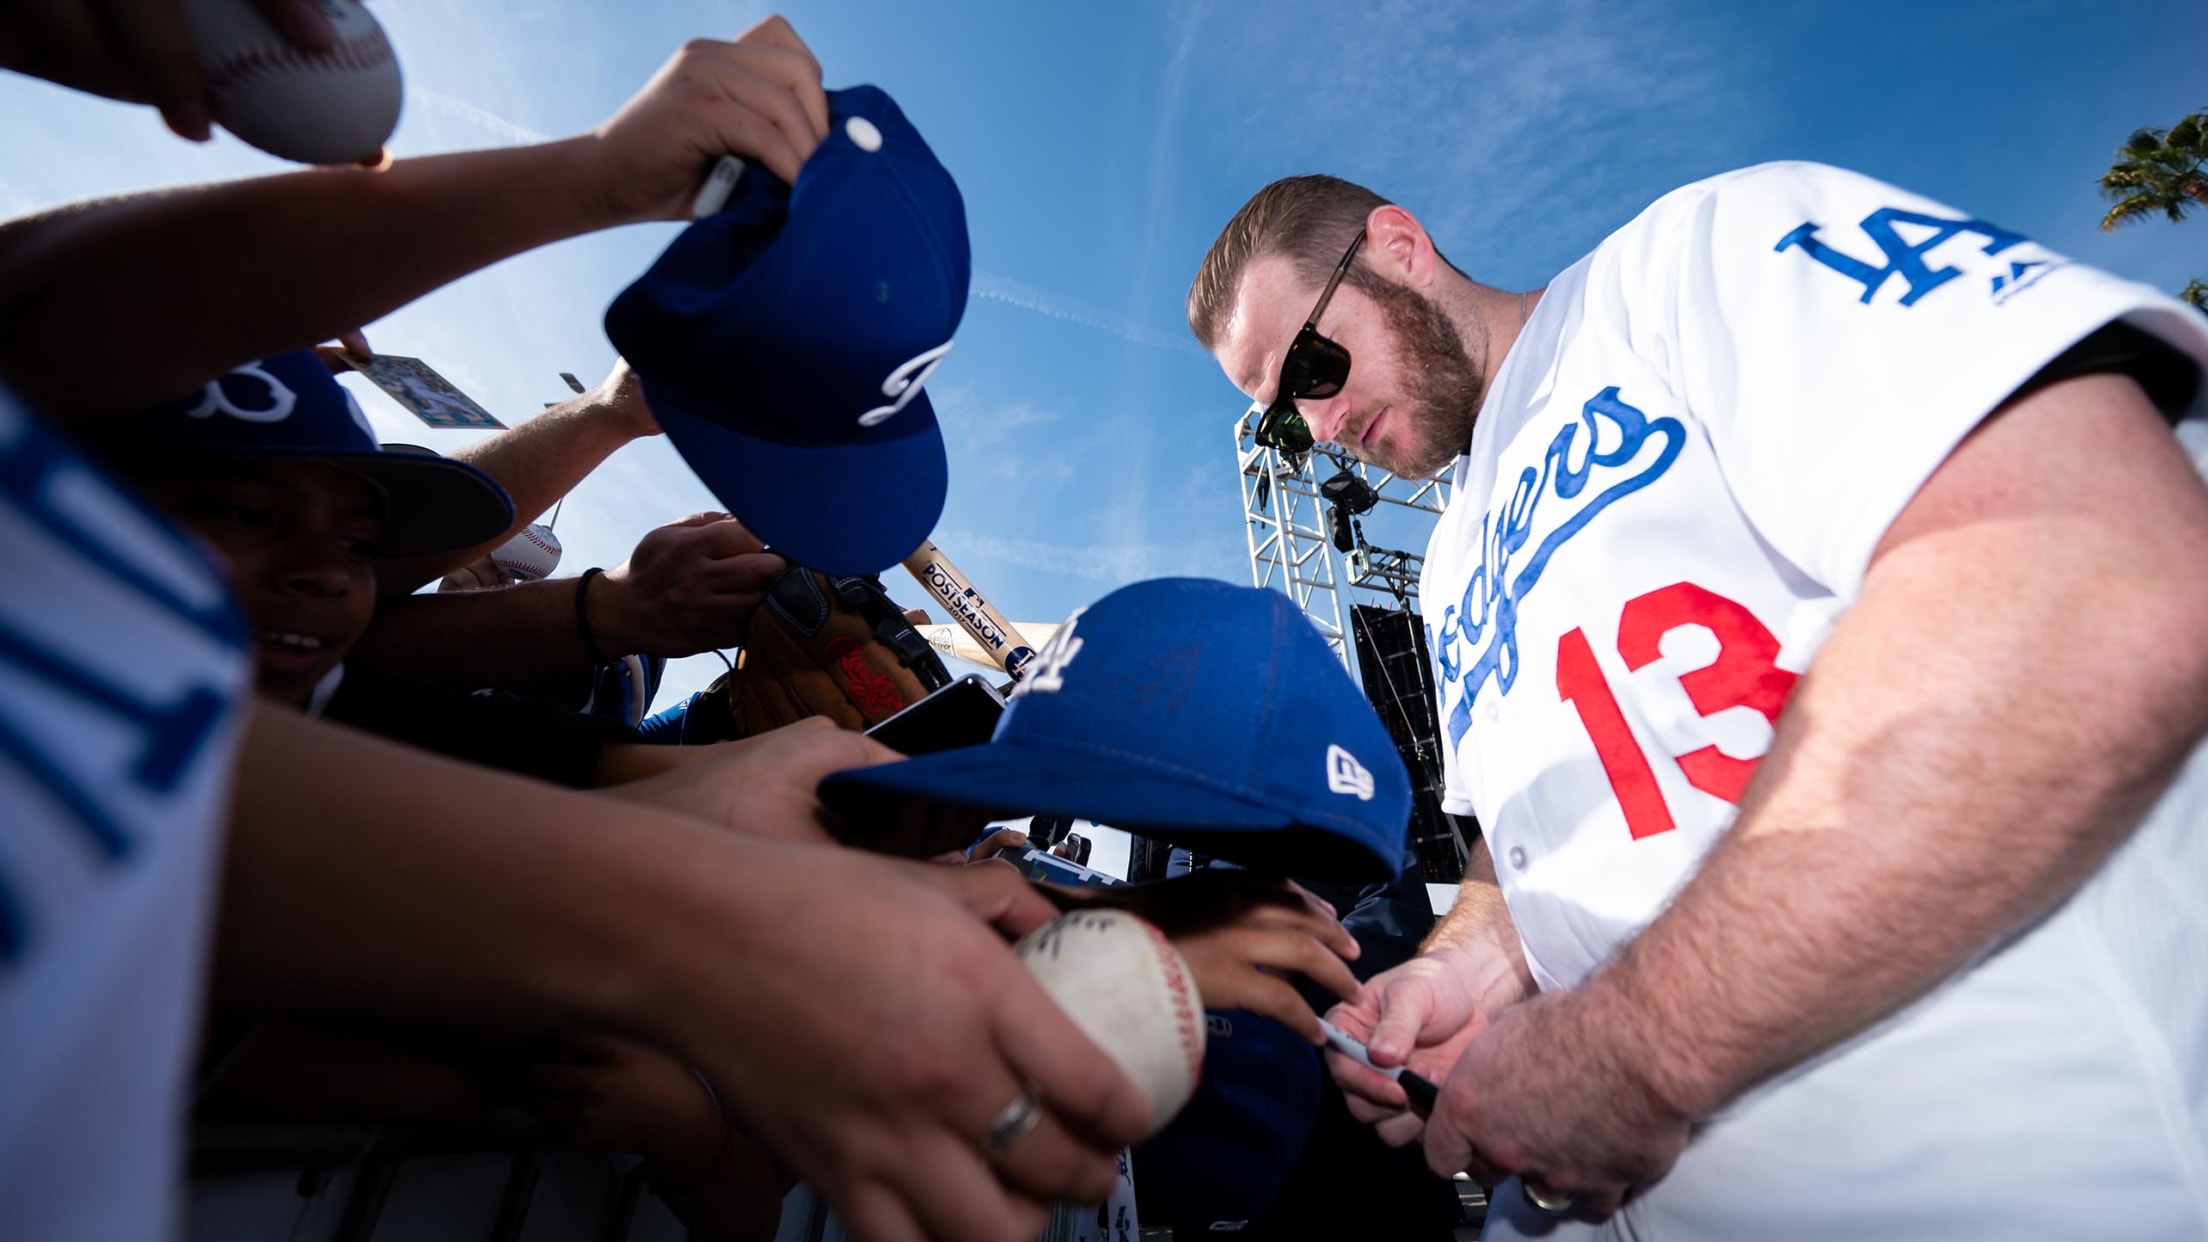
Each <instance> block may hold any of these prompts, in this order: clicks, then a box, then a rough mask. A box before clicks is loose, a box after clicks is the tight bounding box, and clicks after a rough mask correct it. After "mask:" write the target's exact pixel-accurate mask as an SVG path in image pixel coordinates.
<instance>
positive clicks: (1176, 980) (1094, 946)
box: [1013, 910, 1204, 1134]
mask: <svg viewBox="0 0 2208 1242" xmlns="http://www.w3.org/2000/svg"><path fill="white" fill-rule="evenodd" d="M1013 952H1015V953H1018V954H1019V955H1020V960H1021V961H1023V962H1026V963H1027V968H1028V970H1030V971H1031V972H1033V973H1034V975H1035V978H1036V980H1037V981H1038V982H1040V983H1041V984H1042V985H1043V990H1044V991H1045V992H1048V993H1050V998H1051V999H1052V1000H1054V1001H1056V1002H1058V1007H1059V1008H1060V1009H1063V1010H1064V1011H1065V1012H1066V1016H1067V1017H1069V1018H1072V1019H1073V1024H1074V1025H1075V1026H1077V1027H1080V1028H1081V1033H1082V1034H1084V1035H1086V1036H1088V1037H1089V1038H1090V1039H1091V1040H1093V1041H1095V1043H1096V1046H1097V1047H1099V1048H1102V1049H1103V1050H1104V1052H1105V1054H1106V1055H1108V1056H1110V1057H1111V1058H1112V1060H1113V1061H1115V1062H1117V1063H1118V1064H1119V1067H1120V1068H1121V1069H1122V1070H1125V1071H1126V1072H1127V1076H1128V1077H1129V1078H1132V1079H1134V1080H1135V1083H1136V1085H1137V1086H1140V1087H1141V1088H1142V1089H1143V1091H1144V1092H1145V1093H1146V1094H1148V1095H1149V1097H1150V1132H1151V1133H1152V1134H1155V1133H1157V1132H1158V1131H1159V1130H1161V1129H1163V1128H1164V1127H1165V1123H1166V1122H1168V1121H1171V1120H1173V1114H1175V1113H1177V1112H1179V1111H1181V1105H1183V1104H1186V1103H1188V1097H1189V1096H1190V1095H1191V1094H1192V1093H1194V1092H1195V1090H1196V1081H1197V1079H1198V1078H1200V1077H1202V1076H1203V1071H1204V1002H1203V998H1202V997H1200V996H1198V995H1197V992H1196V980H1195V977H1194V976H1192V975H1191V974H1190V973H1189V970H1188V963H1187V962H1185V961H1183V960H1181V954H1180V951H1179V950H1178V949H1175V948H1174V947H1173V942H1172V941H1170V940H1167V939H1166V938H1165V933H1164V932H1161V931H1159V930H1158V929H1157V928H1156V927H1153V926H1151V925H1150V924H1149V923H1147V922H1145V921H1144V920H1142V919H1139V918H1137V917H1135V916H1134V915H1132V914H1129V913H1127V912H1126V911H1125V910H1077V911H1075V912H1073V913H1071V914H1064V915H1060V916H1059V917H1057V918H1055V919H1052V920H1051V921H1050V922H1048V923H1045V924H1043V925H1042V926H1041V927H1038V928H1036V929H1035V930H1034V931H1031V932H1029V933H1027V935H1025V936H1022V937H1021V938H1020V942H1019V943H1018V944H1016V945H1014V946H1013Z"/></svg>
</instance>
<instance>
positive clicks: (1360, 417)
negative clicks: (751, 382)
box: [1189, 163, 2208, 1242]
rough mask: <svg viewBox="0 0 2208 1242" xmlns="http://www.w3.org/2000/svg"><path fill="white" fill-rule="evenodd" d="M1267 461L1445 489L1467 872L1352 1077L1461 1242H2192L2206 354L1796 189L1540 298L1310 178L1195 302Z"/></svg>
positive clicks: (1820, 190)
mask: <svg viewBox="0 0 2208 1242" xmlns="http://www.w3.org/2000/svg"><path fill="white" fill-rule="evenodd" d="M1189 319H1190V323H1191V325H1192V326H1193V327H1194V329H1195V331H1196V335H1197V336H1198V338H1199V339H1200V340H1201V341H1202V342H1203V343H1204V344H1205V346H1206V347H1207V348H1208V349H1209V350H1210V351H1211V352H1212V353H1213V354H1214V355H1215V356H1216V357H1217V358H1218V360H1219V362H1220V365H1221V366H1222V368H1223V369H1224V370H1225V372H1226V374H1227V376H1228V377H1229V378H1230V379H1231V380H1232V381H1233V382H1234V383H1235V385H1236V386H1237V387H1238V388H1240V389H1241V390H1242V391H1243V392H1245V393H1247V394H1248V395H1249V396H1250V397H1252V398H1253V399H1255V400H1257V401H1260V402H1265V403H1267V409H1266V413H1265V415H1264V419H1263V423H1262V425H1261V427H1260V430H1259V437H1260V439H1261V440H1262V441H1265V442H1267V443H1271V444H1274V445H1277V446H1283V447H1287V448H1297V447H1302V446H1304V445H1306V444H1308V442H1309V441H1310V440H1312V439H1324V440H1330V441H1333V442H1334V443H1336V444H1340V445H1343V446H1345V447H1347V448H1349V449H1350V450H1351V451H1353V452H1355V453H1356V454H1358V455H1359V456H1361V457H1363V458H1365V459H1367V460H1370V461H1373V462H1375V463H1378V464H1380V465H1382V466H1386V467H1388V468H1389V469H1391V470H1394V471H1396V472H1398V473H1402V474H1408V475H1414V476H1415V475H1419V474H1424V473H1428V472H1431V471H1435V470H1437V469H1440V468H1441V467H1444V466H1447V465H1448V464H1449V463H1450V462H1451V461H1452V460H1454V462H1455V473H1454V476H1453V480H1452V481H1453V486H1454V490H1453V495H1452V501H1451V505H1450V508H1449V510H1448V512H1447V513H1446V514H1445V515H1444V516H1443V518H1442V520H1441V522H1440V525H1439V527H1438V528H1437V529H1436V531H1435V533H1434V535H1433V539H1432V542H1431V543H1430V545H1429V547H1428V549H1427V556H1426V564H1425V570H1424V578H1423V581H1422V583H1421V589H1420V594H1421V599H1422V606H1423V608H1424V612H1425V621H1426V626H1427V635H1428V638H1429V640H1430V643H1431V646H1432V650H1433V653H1434V659H1435V661H1436V664H1437V671H1438V675H1439V676H1438V683H1439V685H1440V704H1439V706H1440V719H1441V721H1442V728H1443V744H1444V750H1445V754H1446V795H1445V801H1444V805H1445V806H1446V807H1447V809H1448V810H1450V811H1452V812H1454V813H1457V814H1476V815H1477V816H1478V817H1479V820H1480V823H1481V824H1482V825H1483V828H1484V830H1485V840H1484V842H1482V844H1481V845H1480V846H1479V848H1478V849H1477V850H1476V851H1475V856H1474V859H1473V865H1472V868H1471V874H1470V875H1468V877H1467V880H1466V882H1465V884H1464V885H1463V888H1462V890H1461V895H1460V896H1459V898H1458V902H1457V905H1456V907H1455V909H1454V910H1453V911H1452V913H1451V915H1450V916H1449V918H1448V919H1447V920H1445V922H1444V924H1443V926H1442V927H1441V928H1440V929H1438V930H1437V932H1436V934H1435V935H1434V937H1433V938H1432V939H1431V940H1430V941H1429V942H1428V944H1427V946H1426V948H1425V950H1424V951H1423V953H1422V955H1421V956H1420V957H1418V958H1416V959H1414V960H1413V961H1411V962H1409V963H1407V964H1405V965H1403V966H1401V967H1398V968H1397V969H1395V970H1393V971H1390V972H1388V973H1387V974H1384V975H1381V976H1378V977H1376V978H1374V979H1373V980H1371V981H1370V982H1368V983H1367V984H1366V986H1365V988H1364V989H1363V991H1362V992H1361V993H1360V995H1359V998H1358V999H1357V1000H1356V1001H1355V1002H1353V1003H1351V1004H1349V1005H1345V1006H1343V1007H1340V1008H1339V1009H1337V1010H1336V1012H1335V1020H1336V1021H1337V1022H1338V1023H1339V1024H1341V1025H1343V1026H1344V1027H1346V1028H1348V1029H1350V1030H1351V1032H1352V1033H1353V1034H1357V1035H1360V1036H1365V1037H1369V1041H1370V1044H1371V1047H1372V1052H1373V1056H1374V1059H1375V1060H1376V1061H1378V1062H1379V1063H1382V1064H1390V1065H1392V1064H1399V1063H1404V1062H1406V1061H1407V1062H1408V1064H1409V1065H1410V1066H1411V1067H1412V1068H1413V1069H1416V1070H1418V1071H1419V1072H1421V1073H1423V1074H1424V1075H1425V1076H1426V1077H1428V1078H1431V1079H1434V1080H1436V1081H1439V1082H1442V1083H1443V1087H1442V1091H1441V1097H1440V1100H1439V1103H1438V1105H1437V1107H1436V1108H1435V1110H1434V1112H1433V1115H1432V1117H1431V1119H1430V1120H1428V1121H1424V1122H1423V1123H1422V1121H1421V1119H1420V1118H1419V1117H1417V1116H1414V1115H1412V1114H1410V1113H1408V1112H1405V1111H1403V1110H1404V1109H1405V1107H1406V1099H1405V1097H1404V1096H1403V1094H1402V1093H1401V1091H1400V1090H1399V1089H1398V1088H1397V1087H1396V1086H1395V1084H1394V1083H1392V1082H1391V1081H1389V1080H1387V1079H1384V1078H1382V1077H1380V1076H1379V1075H1377V1074H1374V1073H1373V1072H1371V1071H1370V1070H1367V1069H1362V1068H1359V1067H1357V1066H1354V1065H1351V1064H1350V1063H1349V1062H1348V1061H1347V1060H1345V1059H1343V1058H1341V1057H1340V1056H1333V1057H1330V1058H1329V1059H1330V1062H1331V1064H1332V1068H1333V1070H1334V1073H1335V1074H1336V1076H1337V1077H1338V1078H1339V1079H1340V1081H1341V1082H1342V1083H1343V1085H1344V1087H1345V1088H1346V1089H1348V1090H1349V1091H1350V1092H1351V1093H1352V1095H1353V1098H1356V1097H1361V1098H1357V1099H1356V1102H1357V1106H1358V1107H1359V1109H1360V1115H1361V1116H1363V1117H1364V1118H1365V1119H1367V1120H1373V1121H1376V1122H1377V1123H1378V1124H1379V1126H1380V1129H1381V1133H1382V1135H1383V1136H1384V1137H1388V1138H1390V1139H1392V1140H1393V1141H1397V1142H1407V1141H1409V1140H1410V1139H1411V1138H1412V1137H1413V1136H1417V1135H1420V1134H1421V1131H1422V1137H1423V1143H1424V1148H1425V1152H1426V1156H1427V1162H1428V1164H1429V1165H1430V1166H1431V1167H1432V1168H1433V1169H1434V1170H1435V1171H1437V1172H1442V1173H1446V1172H1450V1171H1453V1170H1457V1169H1465V1168H1469V1169H1471V1170H1473V1171H1474V1173H1475V1174H1476V1175H1478V1176H1480V1177H1482V1179H1483V1180H1488V1181H1490V1182H1493V1181H1496V1180H1498V1179H1515V1180H1516V1181H1517V1184H1516V1185H1505V1186H1503V1187H1502V1189H1501V1190H1500V1192H1499V1193H1498V1194H1497V1195H1496V1197H1495V1207H1494V1210H1493V1214H1492V1215H1491V1216H1490V1226H1489V1233H1488V1235H1487V1236H1489V1237H1491V1238H1492V1237H1498V1236H1500V1237H1519V1236H1526V1235H1532V1234H1539V1235H1542V1236H1548V1237H1606V1238H1607V1237H1619V1238H1624V1237H1631V1238H1638V1239H1657V1240H1668V1239H1683V1238H1779V1237H1785V1238H1793V1239H1831V1240H1832V1242H1841V1240H1842V1239H1860V1238H1871V1237H1879V1238H1884V1237H1926V1238H1933V1237H1937V1238H1982V1239H1988V1240H1991V1239H2010V1238H2019V1237H2065V1236H2067V1237H2125V1238H2173V1239H2174V1238H2198V1237H2202V1236H2208V1043H2204V1040H2208V966H2204V965H2203V963H2204V962H2208V902H2204V901H2203V900H2202V898H2201V897H2200V896H2199V893H2198V889H2199V882H2200V879H2201V877H2203V876H2208V771H2203V764H2202V762H2201V761H2200V760H2199V758H2198V756H2197V754H2196V749H2195V748H2196V745H2197V743H2198V742H2199V740H2200V738H2201V736H2202V733H2203V730H2204V728H2208V624H2204V623H2203V617H2204V616H2208V574H2204V573H2203V572H2202V567H2203V566H2204V565H2208V489H2204V488H2203V486H2202V482H2201V476H2200V469H2199V463H2200V462H2201V461H2202V460H2203V459H2204V458H2203V453H2204V452H2208V402H2204V401H2203V399H2202V395H2201V364H2202V362H2203V361H2204V360H2208V321H2204V320H2203V319H2202V318H2201V317H2200V316H2199V315H2198V314H2197V313H2196V312H2194V311H2191V310H2189V309H2187V308H2185V307H2184V306H2182V305H2180V304H2179V303H2177V302H2175V301H2173V300H2172V299H2170V298H2167V297H2164V296H2162V295H2161V294H2158V293H2156V292H2155V291H2153V290H2151V289H2148V288H2145V287H2143V286H2140V285H2136V284H2130V283H2127V282H2125V281H2121V280H2118V279H2116V278H2114V277H2112V276H2109V275H2107V274H2105V273H2102V272H2098V271H2095V270H2093V269H2091V268H2088V267H2085V266H2083V265H2081V264H2078V263H2075V262H2073V261H2071V260H2069V259H2067V258H2065V257H2063V256H2062V255H2059V254H2056V253H2054V252H2052V251H2050V250H2048V249H2046V248H2045V247H2043V246H2040V245H2039V244H2037V243H2035V242H2033V241H2032V240H2030V239H2029V238H2027V237H2024V236H2022V235H2019V234H2017V233H2015V232H2012V231H2010V230H2008V229H2006V228H2003V227H2001V226H2000V225H1998V224H1996V223H1994V222H1992V221H1989V220H1986V219H1982V218H1979V217H1977V216H1974V215H1972V214H1970V213H1969V212H1965V211H1960V210H1957V209H1954V208H1951V207H1948V206H1945V205H1943V204H1940V203H1936V202H1933V201H1930V200H1927V199H1925V198H1922V197H1920V196H1918V195H1914V194H1911V193H1908V192H1906V191H1903V190H1900V189H1896V188H1894V187H1892V186H1889V185H1884V184H1881V183H1879V182H1877V181H1874V180H1872V179H1870V178H1867V177H1863V176H1859V175H1856V174H1853V173H1850V172H1846V171H1842V170H1839V169H1834V168H1827V167H1821V166H1817V165H1812V164H1801V163H1788V164H1769V165H1763V166H1760V167H1755V168H1749V169H1744V170H1741V171H1738V172H1733V173H1729V174H1726V175H1724V176H1719V177H1715V178H1712V179H1710V180H1707V181H1702V182H1698V183H1696V184H1693V185H1690V186H1687V187H1684V188H1682V189H1679V190H1677V191H1674V192H1673V193H1671V194H1669V195H1666V196H1665V197H1664V198H1662V199H1660V200H1659V201H1657V202H1656V203H1655V204H1653V205H1652V206H1650V207H1649V208H1648V209H1647V210H1646V211H1644V212H1643V213H1642V214H1641V215H1640V216H1639V217H1638V218H1636V219H1635V220H1633V221H1632V222H1631V223H1630V224H1628V225H1626V226H1625V227H1624V228H1622V229H1620V230H1618V231H1617V232H1616V233H1614V234H1613V235H1611V236H1610V237H1609V238H1608V239H1606V240H1605V241H1604V242H1603V243H1602V244H1601V245H1600V246H1599V247H1597V248H1596V249H1595V250H1594V252H1593V253H1591V254H1589V255H1588V256H1587V257H1585V258H1584V259H1582V260H1580V261H1579V262H1578V263H1576V264H1574V265H1573V266H1571V267H1570V268H1569V269H1567V270H1566V271H1564V272H1563V273H1562V274H1560V275H1559V276H1557V277H1556V279H1555V280H1554V281H1553V282H1551V283H1550V285H1549V286H1548V287H1547V288H1546V289H1544V290H1541V291H1538V292H1535V293H1511V292H1506V291H1502V290H1498V289H1493V288H1489V287H1486V286H1483V285H1480V284H1478V283H1476V282H1475V281H1473V280H1471V279H1470V278H1468V277H1467V276H1465V275H1464V274H1463V273H1462V272H1460V271H1458V270H1457V269H1456V268H1454V267H1453V266H1452V265H1450V264H1449V262H1448V261H1447V260H1446V259H1444V258H1443V257H1442V256H1441V254H1440V253H1439V252H1438V251H1437V250H1436V248H1435V242H1434V239H1433V238H1432V237H1430V236H1429V235H1428V234H1427V233H1426V231H1425V230H1424V229H1423V228H1422V227H1421V226H1420V224H1419V222H1418V221H1417V220H1416V219H1415V218H1413V216H1412V215H1411V214H1410V213H1409V212H1407V211H1405V210H1404V209H1403V208H1401V207H1398V206H1395V205H1392V204H1390V203H1388V202H1387V201H1386V200H1384V199H1382V198H1380V197H1379V196H1377V195H1374V194H1372V193H1371V192H1370V191H1367V190H1364V189H1362V188H1361V187H1357V186H1354V185H1350V184H1348V183H1346V182H1342V181H1338V180H1335V179H1333V178H1327V177H1299V178H1292V179H1289V180H1287V181H1282V182H1278V183H1275V184H1274V185H1272V186H1269V187H1267V188H1266V189H1265V190H1263V191H1261V192H1260V193H1259V194H1258V195H1257V196H1256V197H1255V198H1253V199H1251V200H1250V202H1249V203H1248V204H1247V205H1246V206H1244V207H1243V208H1242V210H1241V212H1240V213H1238V214H1237V215H1236V216H1235V218H1234V219H1233V220H1232V221H1231V222H1230V223H1229V224H1228V226H1227V228H1226V230H1225V232H1224V233H1223V234H1222V235H1221V237H1220V238H1219V240H1218V242H1217V243H1215V244H1214V246H1213V247H1212V250H1211V252H1210V254H1209V255H1208V256H1207V257H1206V258H1205V260H1204V264H1203V267H1202V269H1201V271H1200V272H1199V274H1198V276H1197V278H1196V282H1195V285H1194V287H1193V289H1192V290H1191V292H1190V295H1189Z"/></svg>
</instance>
